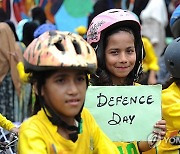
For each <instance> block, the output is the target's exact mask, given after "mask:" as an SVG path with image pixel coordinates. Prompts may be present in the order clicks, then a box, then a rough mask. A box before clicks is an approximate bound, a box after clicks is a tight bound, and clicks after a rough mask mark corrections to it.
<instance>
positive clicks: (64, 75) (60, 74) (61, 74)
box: [55, 71, 86, 77]
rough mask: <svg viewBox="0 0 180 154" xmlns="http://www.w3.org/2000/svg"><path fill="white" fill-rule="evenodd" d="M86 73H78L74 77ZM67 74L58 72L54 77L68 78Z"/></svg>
mask: <svg viewBox="0 0 180 154" xmlns="http://www.w3.org/2000/svg"><path fill="white" fill-rule="evenodd" d="M85 74H86V73H85V72H83V71H79V72H77V73H76V75H85ZM68 75H69V74H68V73H62V72H58V73H56V74H55V77H58V76H62V77H66V76H68Z"/></svg>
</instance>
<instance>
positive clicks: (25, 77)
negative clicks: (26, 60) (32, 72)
mask: <svg viewBox="0 0 180 154" xmlns="http://www.w3.org/2000/svg"><path fill="white" fill-rule="evenodd" d="M16 67H17V70H18V72H19V78H20V80H21V81H22V82H28V76H29V73H25V71H24V64H23V63H22V62H19V63H18V64H17V66H16Z"/></svg>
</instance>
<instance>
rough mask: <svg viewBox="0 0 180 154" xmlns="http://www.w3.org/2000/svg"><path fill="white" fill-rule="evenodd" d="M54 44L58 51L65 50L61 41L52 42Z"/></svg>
mask: <svg viewBox="0 0 180 154" xmlns="http://www.w3.org/2000/svg"><path fill="white" fill-rule="evenodd" d="M54 45H55V46H56V48H57V49H58V50H59V51H62V52H63V53H64V52H65V49H64V46H63V45H62V44H61V41H58V42H56V43H54Z"/></svg>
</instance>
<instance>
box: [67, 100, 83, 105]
mask: <svg viewBox="0 0 180 154" xmlns="http://www.w3.org/2000/svg"><path fill="white" fill-rule="evenodd" d="M66 103H67V104H70V105H73V106H77V105H78V104H80V99H69V100H67V101H66Z"/></svg>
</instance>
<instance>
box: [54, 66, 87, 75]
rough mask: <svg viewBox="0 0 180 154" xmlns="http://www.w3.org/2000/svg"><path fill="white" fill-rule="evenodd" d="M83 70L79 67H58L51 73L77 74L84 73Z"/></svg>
mask: <svg viewBox="0 0 180 154" xmlns="http://www.w3.org/2000/svg"><path fill="white" fill-rule="evenodd" d="M85 73H86V72H85V70H81V69H73V68H60V69H58V70H56V71H54V72H53V74H52V75H69V76H71V75H79V74H85Z"/></svg>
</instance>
